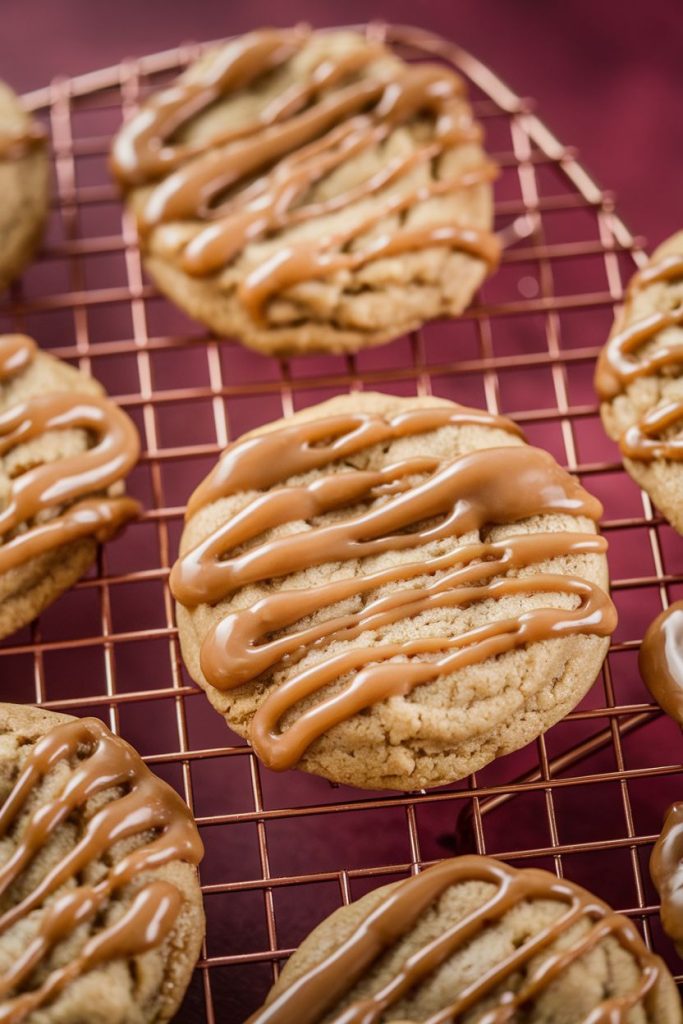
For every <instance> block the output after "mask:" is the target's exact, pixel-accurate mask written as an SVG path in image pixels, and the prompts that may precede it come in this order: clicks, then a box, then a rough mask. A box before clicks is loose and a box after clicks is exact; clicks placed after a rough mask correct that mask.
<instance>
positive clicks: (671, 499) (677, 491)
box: [595, 231, 683, 533]
mask: <svg viewBox="0 0 683 1024" xmlns="http://www.w3.org/2000/svg"><path fill="white" fill-rule="evenodd" d="M681 369H683V231H679V232H678V233H677V234H675V235H673V236H672V237H671V238H669V239H668V240H667V241H666V242H663V243H662V245H660V246H659V248H657V249H655V251H654V252H653V254H652V257H651V258H650V261H649V263H647V264H646V265H645V266H644V267H643V268H642V269H641V270H639V271H638V273H636V274H635V275H634V277H633V278H632V279H631V282H630V284H629V287H628V290H627V292H626V297H625V301H624V305H623V308H622V310H621V311H620V313H619V314H618V315H617V317H616V319H615V322H614V327H613V328H612V332H611V334H610V338H609V341H608V342H607V345H606V346H605V348H604V349H603V350H602V352H601V354H600V358H599V360H598V366H597V371H596V375H595V386H596V390H597V392H598V396H599V397H600V399H601V405H600V414H601V416H602V422H603V424H604V427H605V430H606V431H607V433H608V434H609V436H610V437H611V438H613V439H614V440H615V441H618V442H619V447H620V449H621V453H622V456H623V459H624V466H625V468H626V469H627V471H628V472H629V474H630V475H631V476H632V477H633V479H634V480H635V481H636V483H638V484H639V485H640V486H641V487H642V488H643V489H644V490H646V491H647V493H648V494H649V495H650V497H651V498H652V500H653V501H654V503H655V505H657V506H658V508H659V509H660V510H661V511H662V512H663V513H664V515H665V516H666V518H667V519H668V520H669V521H670V522H671V524H672V526H674V527H675V528H676V529H677V530H678V532H679V533H683V464H682V462H681V460H682V459H683V375H681Z"/></svg>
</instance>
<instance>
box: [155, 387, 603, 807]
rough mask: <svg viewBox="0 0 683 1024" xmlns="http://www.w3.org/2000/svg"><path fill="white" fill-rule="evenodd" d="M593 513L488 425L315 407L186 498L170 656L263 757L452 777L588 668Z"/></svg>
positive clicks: (598, 574) (388, 402) (471, 414)
mask: <svg viewBox="0 0 683 1024" xmlns="http://www.w3.org/2000/svg"><path fill="white" fill-rule="evenodd" d="M600 513H601V507H600V504H599V502H598V501H597V500H596V499H595V498H593V497H591V495H589V494H587V492H586V491H584V490H583V488H582V487H581V486H580V485H579V483H578V481H577V480H575V479H574V478H573V477H571V476H569V474H567V473H566V472H565V471H564V470H562V469H561V468H560V467H559V466H558V465H557V463H556V462H555V461H554V459H553V458H552V457H551V456H550V455H549V454H548V453H547V452H543V451H541V450H539V449H536V448H531V447H529V446H528V445H526V444H524V443H523V441H522V440H521V438H520V437H519V432H518V430H517V428H516V427H515V426H514V424H512V423H511V422H510V421H509V420H506V419H504V418H502V417H497V416H492V415H490V414H488V413H485V412H481V411H479V410H474V409H466V408H464V407H462V406H456V405H453V404H452V403H449V402H447V401H444V400H440V399H400V398H392V397H390V396H387V395H379V394H377V395H373V394H368V393H364V394H357V395H349V396H342V397H340V398H337V399H333V400H332V401H330V402H327V403H324V404H323V405H321V406H316V407H314V408H312V409H307V410H305V411H304V412H301V413H298V414H296V415H295V416H293V417H292V418H291V419H290V420H287V421H280V422H278V423H275V424H270V425H269V426H268V427H265V428H263V429H261V430H259V431H255V432H253V433H252V434H248V435H247V436H246V437H245V438H243V439H241V440H240V441H237V442H235V443H234V444H232V445H230V446H229V447H228V448H227V449H226V451H225V453H224V454H223V456H222V458H221V460H220V462H219V463H218V465H217V467H216V468H215V470H214V471H213V472H212V473H211V474H210V475H209V477H207V479H206V480H205V481H204V482H203V483H202V484H201V485H200V486H199V488H198V489H197V490H196V491H195V493H194V494H193V495H192V497H191V499H190V501H189V504H188V509H187V517H186V518H187V521H186V526H185V530H184V533H183V537H182V540H181V551H180V557H179V559H178V561H177V563H176V565H175V566H174V568H173V570H172V573H171V589H172V592H173V594H174V596H175V597H176V600H177V602H178V604H177V615H178V624H179V629H180V639H181V644H182V649H183V654H184V657H185V660H186V662H187V665H188V668H189V670H190V673H191V675H192V677H193V678H194V679H195V680H196V681H197V682H198V683H199V684H200V685H201V686H203V687H204V689H205V690H206V691H207V693H208V695H209V698H210V699H211V701H212V703H213V704H214V705H215V707H216V708H217V709H218V710H219V711H221V712H222V713H223V714H225V716H226V718H227V720H228V722H229V723H230V725H232V727H233V728H234V729H235V730H236V731H237V732H239V733H241V734H242V735H247V736H248V738H249V740H250V742H251V744H252V745H253V747H254V749H255V751H256V753H257V754H258V755H259V757H260V758H261V759H262V760H263V761H264V763H265V764H266V765H268V766H269V767H272V768H275V769H283V768H289V767H292V766H294V765H297V764H298V765H299V766H300V767H302V768H304V769H306V770H309V771H313V772H316V773H319V774H322V775H324V776H326V777H328V778H330V779H333V780H335V781H344V782H350V783H353V784H355V785H359V786H366V787H396V788H412V789H416V788H420V787H422V786H429V785H431V786H434V785H439V784H442V783H445V782H449V781H452V780H453V779H455V778H460V777H462V776H464V775H467V774H469V772H471V771H473V770H475V769H476V768H478V767H481V765H482V764H485V763H487V762H488V761H490V760H491V759H492V758H493V757H495V756H497V755H498V754H500V753H503V752H507V751H508V750H512V749H516V748H517V747H519V746H521V745H523V744H524V743H525V742H528V741H529V740H530V739H532V738H533V737H534V736H536V735H538V733H539V732H541V731H543V730H544V729H545V728H548V726H549V725H550V724H551V723H552V722H554V721H556V720H557V719H558V718H559V717H561V716H562V715H563V714H566V712H567V711H568V710H569V708H570V707H573V706H574V704H576V703H577V702H578V700H579V699H580V697H581V696H582V695H583V694H584V693H585V691H586V690H587V689H588V687H589V686H590V684H591V683H592V682H593V680H594V678H595V676H596V674H597V672H598V670H599V667H600V664H601V662H602V658H603V657H604V653H605V648H606V643H607V641H606V640H605V638H606V637H607V636H608V635H609V633H610V632H611V631H612V629H613V628H614V624H615V612H614V608H613V606H612V604H611V602H610V600H609V598H608V597H607V594H606V593H605V591H604V589H603V588H604V587H605V586H606V583H607V574H606V560H605V555H604V552H605V548H606V545H605V542H604V540H603V539H602V538H601V537H598V536H596V535H595V520H596V519H597V518H598V517H599V515H600Z"/></svg>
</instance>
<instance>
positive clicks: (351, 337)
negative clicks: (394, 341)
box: [112, 28, 499, 354]
mask: <svg viewBox="0 0 683 1024" xmlns="http://www.w3.org/2000/svg"><path fill="white" fill-rule="evenodd" d="M481 138H482V132H481V127H480V126H479V125H478V124H477V122H476V121H475V120H474V119H473V116H472V111H471V108H470V106H469V103H468V101H467V98H466V96H465V89H464V84H463V82H462V80H461V79H460V78H459V77H458V76H457V75H456V74H455V73H454V72H453V71H451V70H449V69H448V68H447V67H445V66H444V65H443V64H436V63H432V64H425V63H419V64H407V63H405V62H404V61H402V60H400V59H399V58H398V57H397V56H395V55H394V54H393V53H391V52H390V51H389V50H388V49H387V48H386V47H385V46H383V45H381V44H380V43H378V42H375V41H372V40H369V39H367V38H366V37H365V36H363V35H361V34H359V33H358V32H355V31H350V30H334V31H324V32H313V33H311V32H310V31H307V30H305V29H301V28H297V29H290V30H264V31H259V32H252V33H249V34H248V35H246V36H243V37H241V38H239V39H236V40H233V41H231V42H229V43H227V44H225V45H223V46H221V47H219V48H218V49H215V50H213V51H211V52H210V53H207V54H206V56H204V57H202V58H201V59H200V60H199V61H198V62H197V63H196V64H194V65H193V66H192V67H190V68H189V69H188V70H187V71H186V72H185V73H184V74H183V75H181V76H180V78H179V79H178V81H177V82H176V83H175V84H174V85H173V86H172V87H171V88H170V89H166V90H164V91H163V92H160V93H157V94H156V95H153V96H152V97H151V98H150V99H148V100H146V101H145V102H144V103H143V104H142V106H141V108H140V110H139V111H138V113H136V114H134V115H133V116H132V117H131V119H130V120H129V121H128V122H127V123H126V124H125V125H124V127H123V128H122V130H121V132H120V133H119V135H118V137H117V138H116V140H115V142H114V147H113V156H112V164H113V169H114V172H115V174H116V175H117V177H118V179H119V181H120V182H121V184H122V186H123V188H124V190H125V191H126V194H127V196H128V200H129V204H130V208H131V209H132V210H134V211H135V214H136V217H137V220H138V224H139V229H140V234H141V240H142V245H143V249H144V255H145V258H146V266H147V269H148V270H149V272H150V273H151V275H152V277H153V278H154V279H155V281H156V282H157V284H158V285H159V287H160V288H161V289H162V291H164V292H165V293H166V294H167V295H168V296H169V297H170V298H172V299H173V300H174V301H175V302H176V303H177V304H178V305H179V306H181V307H182V308H183V309H185V310H186V311H187V312H189V313H190V314H191V315H192V316H194V317H196V318H197V319H198V320H201V321H202V322H203V323H205V324H207V325H208V326H209V327H210V328H211V329H212V330H213V331H215V332H216V333H217V334H219V335H235V336H236V337H238V338H240V339H241V340H242V341H243V342H244V343H245V344H246V345H249V346H250V347H252V348H255V349H258V350H259V351H261V352H264V353H267V354H276V353H279V354H284V353H297V352H309V351H327V352H352V351H355V350H356V349H360V348H363V347H366V346H368V345H376V344H379V343H380V342H383V341H387V340H388V339H390V338H393V337H396V336H397V335H400V334H403V333H405V332H406V331H408V330H411V329H413V328H416V327H418V326H419V325H420V324H421V323H423V322H424V321H425V320H429V319H431V318H433V317H438V316H444V315H451V316H452V315H456V314H458V313H460V312H462V310H463V309H464V308H465V307H466V306H467V304H468V303H469V301H470V299H471V297H472V295H473V293H474V292H475V290H476V289H477V288H478V286H479V285H480V283H481V282H482V280H483V279H484V277H485V275H486V274H487V272H488V271H489V270H490V269H492V268H493V267H494V266H495V264H496V263H497V260H498V256H499V243H498V241H497V239H496V237H495V236H494V235H492V234H491V226H492V221H493V209H492V190H491V181H492V179H493V177H494V176H495V173H496V169H495V167H494V165H493V164H492V163H491V162H490V161H489V160H487V159H486V156H485V153H484V150H483V148H482V144H481Z"/></svg>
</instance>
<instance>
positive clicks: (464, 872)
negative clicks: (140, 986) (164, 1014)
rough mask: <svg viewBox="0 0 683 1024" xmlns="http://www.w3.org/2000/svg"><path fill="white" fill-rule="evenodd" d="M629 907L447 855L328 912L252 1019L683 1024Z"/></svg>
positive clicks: (330, 1023) (532, 872)
mask: <svg viewBox="0 0 683 1024" xmlns="http://www.w3.org/2000/svg"><path fill="white" fill-rule="evenodd" d="M682 1019H683V1015H682V1013H681V1003H680V998H679V996H678V992H677V989H676V985H675V983H674V981H673V978H672V977H671V975H670V973H669V971H668V970H667V968H666V966H665V965H664V963H663V962H662V960H660V958H659V957H657V956H654V955H653V954H652V953H650V952H649V950H648V949H647V947H646V946H645V943H644V942H643V940H642V937H641V935H640V932H639V931H638V929H637V928H636V927H635V925H634V924H633V923H632V922H631V921H630V920H629V919H628V918H626V917H622V916H621V915H620V914H615V913H614V911H613V910H611V908H610V907H608V906H607V904H605V903H603V902H602V900H600V899H597V897H595V896H593V895H591V893H589V892H587V891H586V890H585V889H582V888H580V887H579V886H578V885H574V883H573V882H569V881H567V880H566V879H562V880H560V879H558V878H556V877H555V875H551V874H549V873H548V872H546V871H538V870H536V869H534V868H526V869H523V870H521V871H519V870H516V869H515V868H511V867H508V866H507V865H506V864H503V863H501V862H500V861H496V860H493V859H491V858H489V857H458V858H456V859H454V860H446V861H442V862H441V863H440V864H437V865H436V866H435V867H432V868H429V869H428V870H426V871H424V872H422V873H421V874H419V875H416V876H413V877H412V878H409V879H407V880H406V881H404V882H396V883H394V884H393V885H387V886H384V887H383V888H381V889H376V890H375V891H374V892H370V893H368V894H367V895H366V896H363V898H362V899H360V900H358V901H357V902H356V903H352V904H350V906H346V907H342V908H341V909H340V910H337V911H336V912H335V913H334V914H332V915H331V916H330V917H328V918H327V920H326V921H323V923H322V924H321V925H319V926H318V927H317V928H316V929H315V931H313V932H312V933H311V934H310V935H309V936H308V938H307V939H305V940H304V942H303V943H302V945H301V946H300V947H299V949H298V950H297V951H296V952H295V953H294V955H293V956H292V957H291V959H290V960H289V961H288V963H287V965H286V966H285V968H284V970H283V972H282V974H281V975H280V977H279V979H278V981H277V982H276V984H275V985H274V987H273V989H272V990H271V992H270V995H269V996H268V999H267V1000H266V1003H265V1004H264V1006H263V1007H262V1008H261V1009H260V1010H257V1012H256V1013H255V1014H254V1015H253V1016H252V1017H250V1018H249V1022H248V1024H290V1022H292V1021H296V1022H297V1024H342V1022H344V1024H351V1022H352V1021H353V1022H360V1021H361V1020H362V1021H379V1020H381V1021H382V1022H383V1024H446V1022H450V1021H455V1020H457V1021H458V1024H497V1022H500V1024H502V1022H503V1021H510V1022H512V1021H513V1020H514V1021H520V1022H521V1021H522V1020H523V1021H524V1022H525V1024H587V1022H588V1021H591V1022H593V1021H595V1022H598V1021H605V1022H607V1021H614V1022H616V1021H624V1022H626V1021H628V1024H680V1021H681V1020H682Z"/></svg>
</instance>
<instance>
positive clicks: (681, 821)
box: [650, 803, 683, 956]
mask: <svg viewBox="0 0 683 1024" xmlns="http://www.w3.org/2000/svg"><path fill="white" fill-rule="evenodd" d="M650 875H651V877H652V881H653V883H654V886H655V888H656V890H657V892H658V893H659V898H660V900H661V908H660V917H661V920H662V925H663V927H664V931H665V932H666V933H667V935H668V936H669V938H671V939H673V941H674V943H675V944H676V949H677V950H678V954H679V956H683V900H682V899H681V891H682V890H683V803H678V804H672V806H671V807H670V808H669V810H668V811H667V812H666V817H665V819H664V825H663V827H662V831H661V833H660V835H659V838H658V839H657V842H656V843H655V845H654V848H653V850H652V855H651V857H650Z"/></svg>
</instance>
